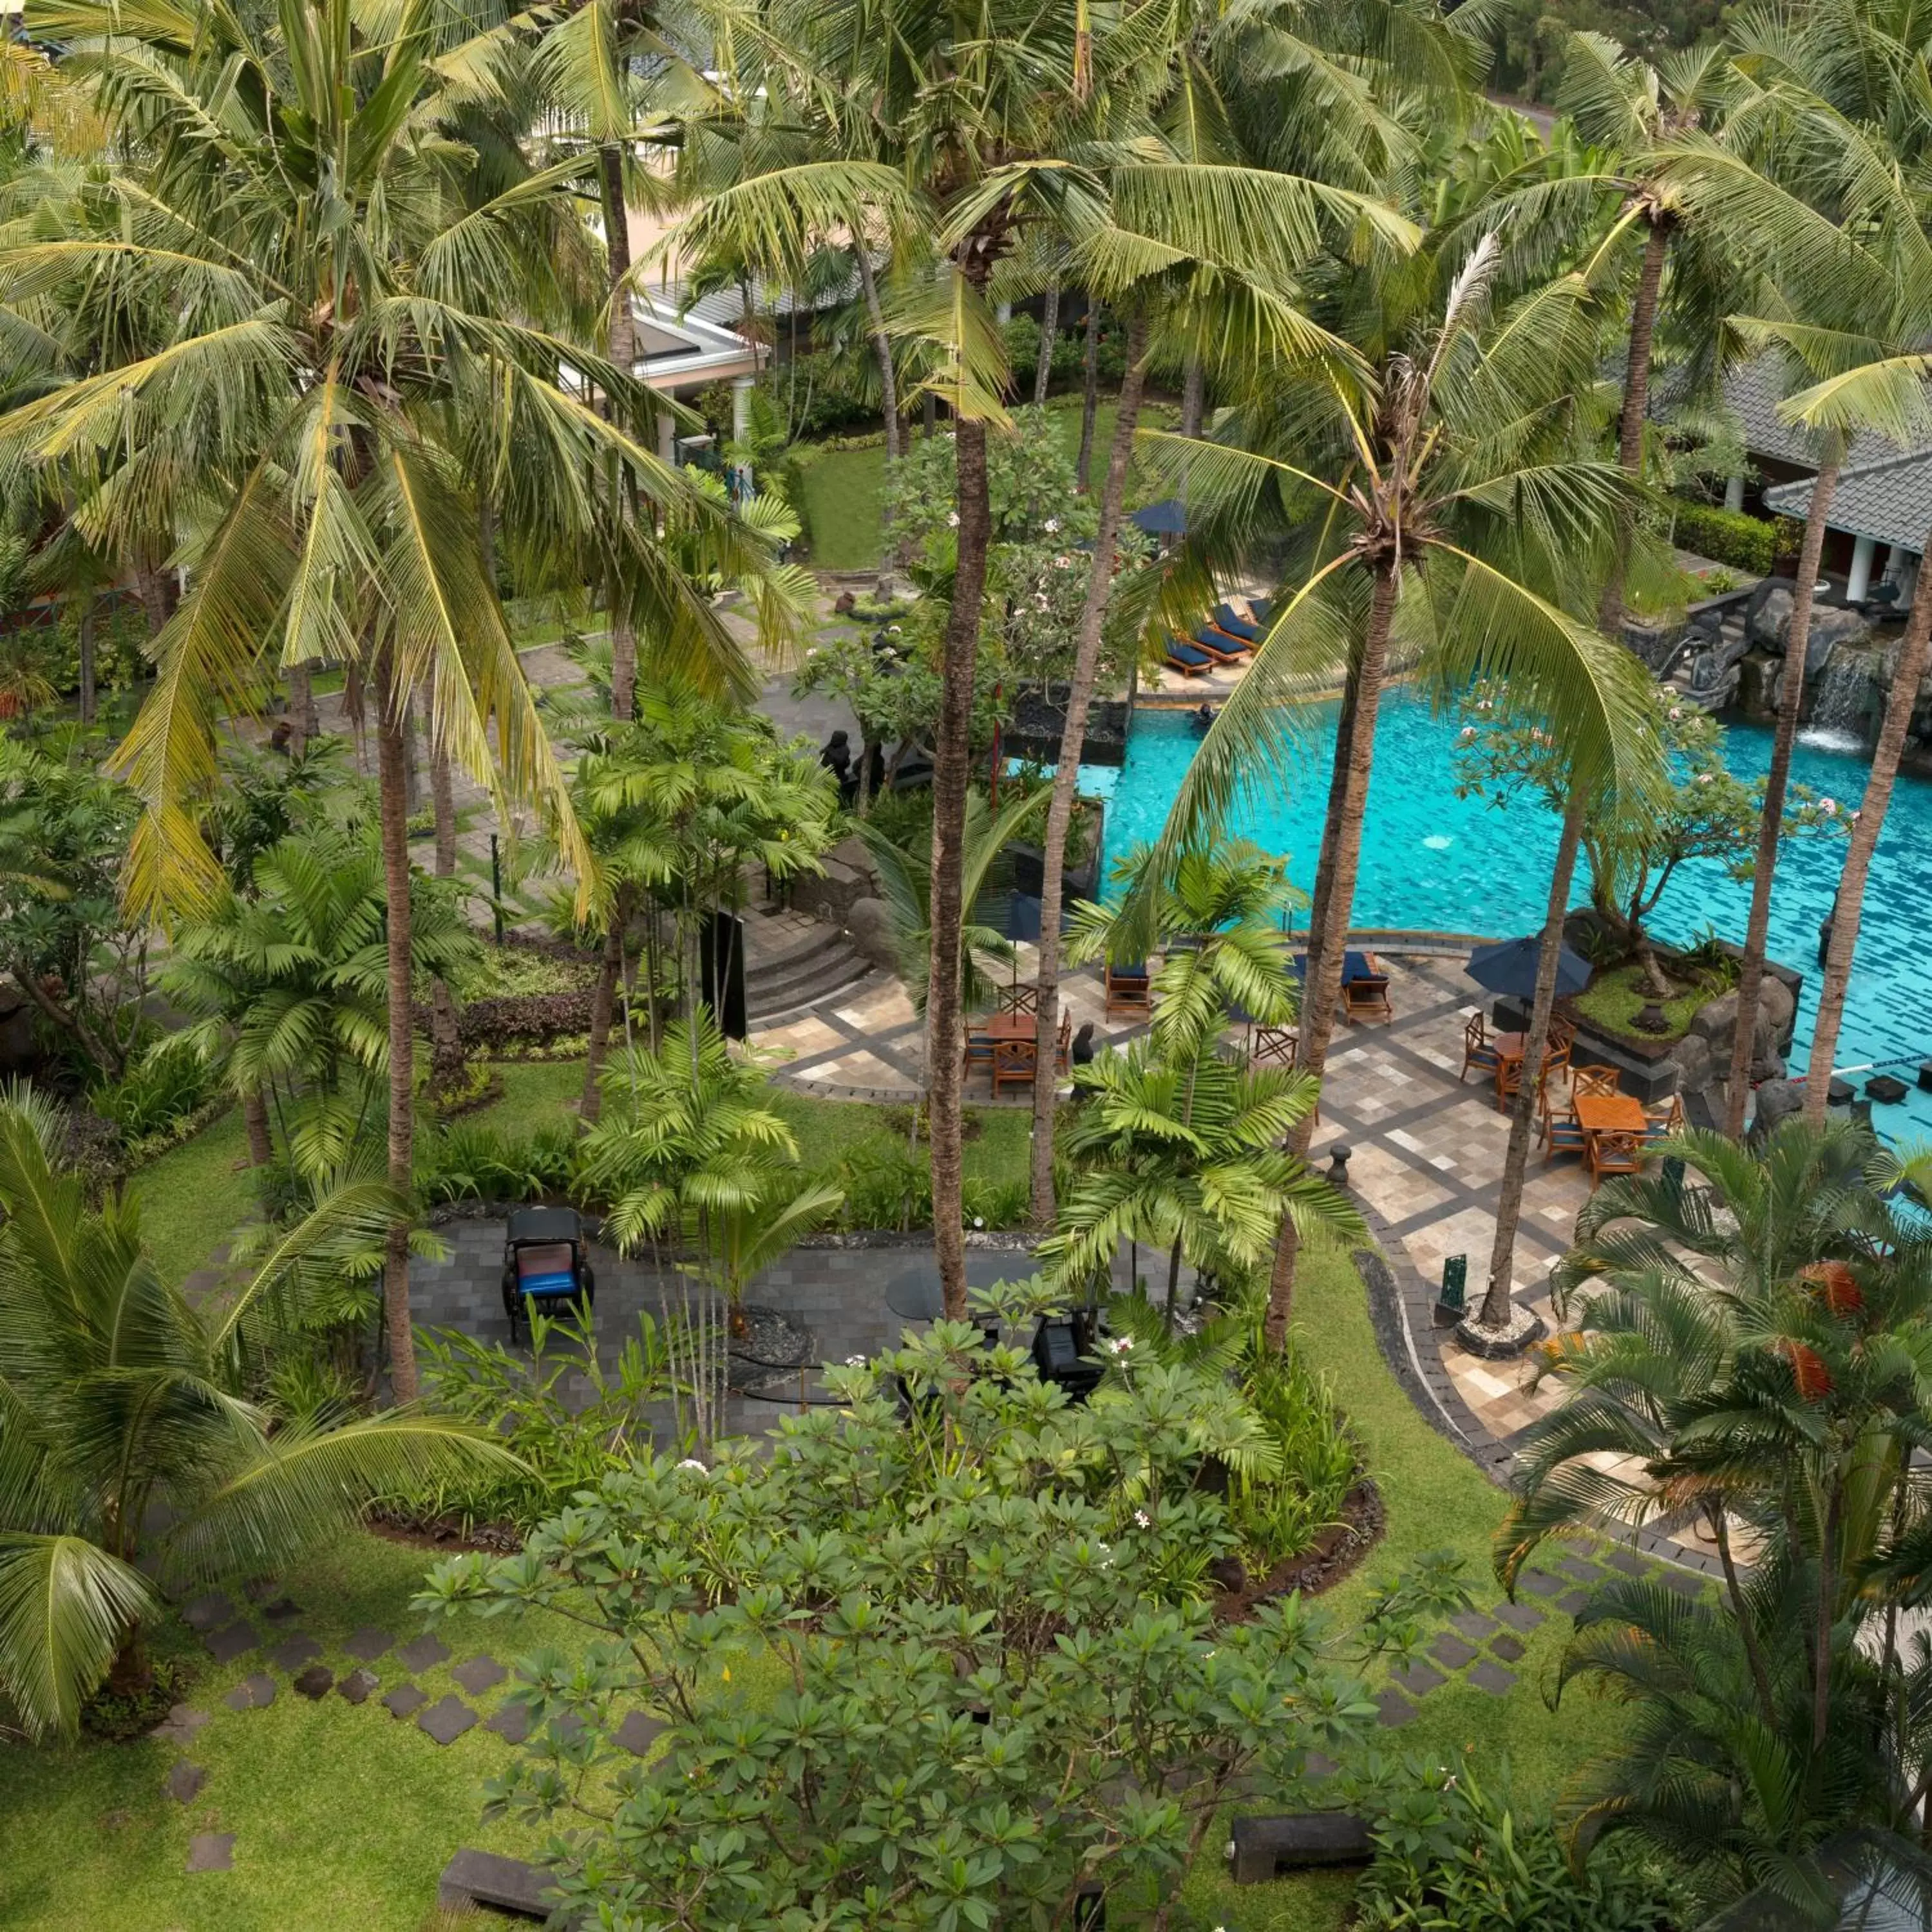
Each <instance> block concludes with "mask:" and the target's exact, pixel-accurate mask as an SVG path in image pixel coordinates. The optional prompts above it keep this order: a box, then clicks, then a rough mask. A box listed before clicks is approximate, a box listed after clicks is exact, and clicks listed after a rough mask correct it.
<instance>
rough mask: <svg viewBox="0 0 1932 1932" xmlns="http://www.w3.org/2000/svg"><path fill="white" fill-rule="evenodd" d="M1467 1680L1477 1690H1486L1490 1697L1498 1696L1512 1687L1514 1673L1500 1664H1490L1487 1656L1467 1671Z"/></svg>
mask: <svg viewBox="0 0 1932 1932" xmlns="http://www.w3.org/2000/svg"><path fill="white" fill-rule="evenodd" d="M1469 1682H1471V1683H1472V1684H1473V1685H1475V1687H1476V1688H1477V1689H1478V1691H1487V1692H1488V1693H1489V1694H1490V1696H1491V1697H1502V1695H1503V1694H1504V1693H1505V1691H1509V1690H1511V1689H1512V1688H1514V1685H1515V1684H1516V1673H1515V1672H1514V1671H1512V1670H1505V1669H1504V1668H1503V1667H1502V1665H1501V1664H1493V1663H1491V1662H1490V1660H1489V1659H1488V1658H1484V1660H1483V1661H1482V1662H1481V1664H1478V1665H1477V1666H1476V1667H1475V1670H1472V1671H1471V1672H1470V1673H1469Z"/></svg>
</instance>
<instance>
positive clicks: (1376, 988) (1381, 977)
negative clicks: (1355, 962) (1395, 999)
mask: <svg viewBox="0 0 1932 1932" xmlns="http://www.w3.org/2000/svg"><path fill="white" fill-rule="evenodd" d="M1342 1017H1343V1019H1346V1020H1349V1021H1351V1022H1353V1021H1355V1020H1358V1019H1370V1020H1392V1019H1394V1018H1395V1009H1394V1007H1391V1005H1390V1004H1389V983H1388V974H1386V973H1367V974H1361V975H1360V976H1358V977H1357V978H1355V979H1353V980H1343V983H1342Z"/></svg>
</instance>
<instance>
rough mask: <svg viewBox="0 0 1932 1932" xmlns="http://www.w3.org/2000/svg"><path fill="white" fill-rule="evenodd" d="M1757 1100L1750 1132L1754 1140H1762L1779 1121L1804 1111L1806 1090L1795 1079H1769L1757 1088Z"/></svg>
mask: <svg viewBox="0 0 1932 1932" xmlns="http://www.w3.org/2000/svg"><path fill="white" fill-rule="evenodd" d="M1804 1110H1805V1090H1804V1089H1803V1088H1802V1087H1801V1086H1799V1085H1798V1083H1797V1082H1796V1081H1793V1080H1767V1081H1766V1082H1765V1083H1764V1085H1763V1086H1762V1087H1760V1088H1759V1089H1758V1090H1757V1111H1756V1112H1755V1113H1754V1115H1753V1116H1752V1118H1751V1138H1752V1139H1754V1140H1762V1139H1763V1138H1764V1136H1766V1135H1767V1134H1769V1133H1770V1132H1771V1131H1772V1129H1773V1128H1775V1127H1776V1126H1777V1125H1778V1122H1779V1121H1786V1120H1789V1119H1790V1118H1791V1116H1792V1115H1793V1114H1798V1113H1802V1112H1804Z"/></svg>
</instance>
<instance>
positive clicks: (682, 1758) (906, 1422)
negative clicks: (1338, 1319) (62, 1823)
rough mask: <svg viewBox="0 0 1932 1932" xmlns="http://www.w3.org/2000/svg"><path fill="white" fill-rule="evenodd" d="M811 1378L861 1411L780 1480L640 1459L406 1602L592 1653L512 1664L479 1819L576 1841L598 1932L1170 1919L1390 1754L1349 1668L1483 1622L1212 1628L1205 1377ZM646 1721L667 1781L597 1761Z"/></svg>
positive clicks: (944, 1367) (950, 1334) (1433, 1575)
mask: <svg viewBox="0 0 1932 1932" xmlns="http://www.w3.org/2000/svg"><path fill="white" fill-rule="evenodd" d="M825 1375H826V1380H827V1381H828V1382H829V1383H831V1384H832V1386H833V1388H834V1389H835V1391H836V1392H837V1393H838V1394H839V1395H840V1396H841V1397H843V1398H844V1403H845V1405H846V1406H844V1407H843V1408H841V1409H815V1410H814V1411H812V1412H810V1413H808V1414H807V1415H803V1416H801V1417H798V1418H786V1419H785V1421H784V1425H783V1427H782V1429H781V1433H779V1435H778V1438H777V1439H776V1442H775V1445H773V1446H772V1448H770V1450H769V1453H767V1452H766V1451H765V1450H763V1449H762V1448H753V1447H751V1446H750V1445H740V1444H735V1443H733V1444H727V1445H724V1447H723V1448H721V1451H720V1452H719V1454H718V1457H717V1460H715V1462H714V1463H712V1465H711V1466H710V1467H709V1468H708V1469H703V1470H700V1469H695V1468H693V1467H691V1466H688V1465H685V1464H679V1463H675V1462H673V1460H671V1459H670V1458H669V1457H664V1456H657V1455H652V1454H640V1456H639V1457H637V1459H636V1460H634V1462H632V1463H631V1465H630V1466H629V1467H628V1468H627V1469H624V1470H622V1471H619V1472H613V1473H611V1474H610V1475H606V1476H605V1477H604V1478H603V1479H602V1481H601V1482H599V1483H598V1485H597V1486H596V1487H595V1490H586V1491H585V1492H583V1493H581V1494H580V1496H577V1498H576V1499H574V1502H573V1505H572V1507H571V1508H570V1509H569V1510H568V1511H567V1512H566V1513H565V1514H563V1515H562V1516H560V1517H557V1518H556V1519H555V1520H553V1521H551V1522H549V1523H544V1524H543V1525H541V1526H539V1527H538V1529H536V1530H535V1532H534V1533H533V1534H532V1535H531V1537H530V1538H529V1541H528V1542H527V1543H526V1546H525V1548H524V1550H523V1553H522V1554H521V1555H520V1556H515V1557H512V1558H509V1559H505V1560H503V1561H500V1562H488V1561H486V1560H484V1559H481V1558H478V1557H473V1556H466V1557H461V1558H458V1559H455V1561H453V1562H447V1563H444V1564H442V1565H439V1566H438V1568H437V1570H436V1571H435V1572H434V1574H433V1576H432V1577H431V1580H430V1582H429V1585H428V1589H426V1591H425V1593H424V1594H423V1595H422V1597H421V1598H419V1605H420V1607H422V1608H424V1609H425V1610H428V1611H430V1612H431V1613H443V1612H446V1611H451V1610H457V1609H459V1608H460V1609H466V1610H474V1611H480V1612H481V1613H482V1614H484V1615H485V1616H489V1615H493V1614H496V1613H502V1612H506V1611H511V1610H517V1609H520V1608H522V1607H544V1608H547V1609H551V1610H556V1611H559V1612H561V1613H564V1614H565V1615H566V1616H569V1617H571V1618H573V1619H580V1620H583V1621H586V1622H589V1624H590V1625H592V1626H593V1627H595V1628H596V1629H597V1630H598V1631H599V1632H600V1633H601V1635H600V1637H598V1640H596V1641H595V1642H594V1643H592V1645H591V1646H589V1649H588V1650H587V1652H585V1653H584V1654H583V1655H582V1656H581V1657H580V1658H577V1659H575V1660H571V1659H568V1658H565V1656H564V1655H562V1654H561V1653H560V1652H538V1653H537V1654H535V1655H533V1656H530V1657H528V1658H525V1659H523V1661H522V1662H521V1663H520V1664H519V1667H518V1676H519V1679H520V1688H519V1690H518V1691H517V1697H518V1700H519V1701H520V1702H521V1703H523V1705H524V1706H526V1708H527V1709H528V1711H529V1714H530V1716H531V1718H532V1742H531V1743H530V1745H529V1747H528V1748H526V1751H524V1753H523V1755H522V1757H520V1760H519V1761H518V1762H517V1763H516V1765H515V1766H514V1768H513V1769H511V1771H510V1772H509V1773H508V1775H506V1776H505V1777H503V1778H499V1779H498V1780H496V1781H495V1782H494V1784H493V1785H492V1787H490V1805H491V1809H492V1811H493V1812H496V1813H502V1814H508V1815H510V1816H512V1817H517V1818H519V1819H522V1820H526V1821H529V1822H530V1823H541V1824H547V1825H549V1826H552V1827H553V1828H555V1829H556V1835H555V1836H553V1838H552V1839H551V1841H550V1843H551V1850H550V1854H549V1857H550V1862H551V1864H553V1868H554V1876H555V1883H556V1887H557V1889H558V1890H559V1892H560V1893H561V1894H562V1896H563V1897H564V1899H565V1900H566V1901H568V1903H569V1904H570V1905H571V1906H574V1907H576V1908H577V1909H579V1910H586V1909H587V1915H589V1916H590V1917H591V1918H592V1919H593V1920H595V1921H596V1922H601V1923H605V1924H618V1923H634V1924H646V1923H649V1924H676V1925H679V1926H682V1927H688V1928H691V1932H709V1928H718V1932H722V1928H724V1927H740V1926H746V1925H751V1924H758V1925H778V1924H793V1923H796V1924H800V1925H805V1924H860V1923H862V1924H866V1925H868V1926H871V1927H877V1928H881V1932H898V1928H904V1932H913V1928H920V1932H925V1928H929V1927H934V1926H941V1925H950V1926H956V1927H960V1928H962V1932H966V1928H979V1927H1007V1926H1015V1925H1022V1924H1028V1923H1034V1922H1038V1923H1046V1922H1049V1921H1052V1920H1053V1919H1054V1918H1056V1917H1057V1918H1059V1919H1060V1921H1061V1922H1067V1920H1068V1918H1069V1917H1070V1905H1071V1901H1072V1900H1073V1897H1074V1896H1075V1894H1076V1893H1077V1892H1078V1891H1079V1890H1080V1889H1081V1888H1082V1885H1083V1884H1085V1883H1088V1882H1091V1883H1092V1884H1093V1885H1095V1886H1097V1888H1099V1890H1100V1892H1101V1893H1102V1894H1103V1896H1105V1895H1111V1894H1114V1893H1115V1892H1117V1891H1122V1890H1125V1891H1128V1892H1129V1893H1130V1895H1132V1896H1133V1897H1134V1898H1135V1900H1136V1906H1140V1905H1141V1904H1142V1903H1144V1902H1145V1903H1148V1904H1158V1903H1160V1902H1161V1901H1163V1900H1171V1899H1172V1898H1173V1897H1174V1896H1175V1894H1177V1893H1178V1891H1179V1889H1180V1887H1181V1884H1182V1883H1183V1882H1184V1879H1185V1878H1186V1876H1187V1872H1188V1870H1189V1869H1190V1866H1191V1864H1192V1863H1193V1860H1194V1859H1195V1858H1196V1857H1197V1856H1199V1855H1200V1854H1201V1853H1202V1850H1203V1849H1204V1848H1206V1849H1208V1855H1211V1856H1212V1855H1216V1854H1217V1853H1218V1852H1219V1850H1220V1841H1219V1838H1218V1836H1217V1835H1216V1834H1215V1833H1214V1820H1215V1817H1216V1814H1217V1812H1218V1811H1220V1808H1221V1807H1222V1806H1223V1803H1224V1802H1226V1799H1227V1798H1228V1797H1229V1793H1230V1792H1231V1790H1232V1789H1233V1788H1234V1787H1235V1786H1236V1784H1237V1783H1238V1781H1252V1783H1253V1784H1254V1785H1255V1786H1256V1787H1257V1788H1265V1789H1266V1790H1268V1791H1270V1792H1271V1793H1274V1794H1277V1795H1278V1796H1280V1799H1281V1800H1282V1801H1283V1802H1284V1803H1290V1802H1292V1800H1293V1797H1294V1794H1295V1790H1296V1788H1297V1787H1298V1784H1300V1782H1301V1780H1302V1779H1303V1778H1304V1777H1305V1776H1306V1775H1307V1767H1308V1760H1309V1757H1310V1753H1312V1752H1314V1751H1323V1752H1326V1753H1328V1754H1331V1755H1334V1754H1339V1753H1343V1752H1346V1751H1349V1749H1350V1748H1352V1747H1354V1746H1357V1745H1361V1744H1363V1743H1364V1742H1366V1741H1367V1739H1370V1738H1371V1737H1372V1736H1373V1735H1374V1734H1375V1726H1376V1706H1375V1705H1374V1703H1373V1701H1372V1700H1370V1697H1369V1696H1368V1694H1367V1690H1366V1688H1365V1687H1364V1684H1363V1683H1362V1682H1361V1679H1360V1678H1359V1677H1358V1676H1357V1675H1356V1674H1355V1669H1354V1666H1355V1664H1358V1663H1360V1662H1361V1661H1364V1659H1365V1658H1367V1656H1369V1655H1372V1654H1378V1653H1382V1652H1391V1651H1396V1652H1402V1653H1403V1654H1405V1655H1408V1654H1412V1653H1413V1652H1415V1649H1416V1648H1417V1647H1418V1646H1419V1645H1420V1643H1421V1641H1422V1639H1423V1635H1424V1624H1423V1622H1422V1619H1424V1617H1425V1616H1433V1615H1437V1614H1440V1613H1444V1612H1445V1611H1448V1610H1451V1609H1453V1608H1454V1607H1457V1606H1458V1605H1459V1604H1461V1603H1462V1602H1463V1601H1465V1599H1464V1597H1463V1592H1462V1590H1461V1589H1460V1585H1459V1584H1458V1583H1457V1581H1456V1580H1455V1577H1454V1570H1453V1566H1452V1565H1451V1564H1450V1563H1449V1562H1447V1561H1446V1560H1445V1559H1430V1560H1429V1561H1428V1562H1425V1564H1424V1565H1423V1566H1422V1568H1421V1570H1420V1571H1418V1574H1417V1576H1416V1577H1415V1578H1414V1579H1413V1580H1411V1581H1409V1582H1407V1583H1403V1584H1401V1585H1399V1586H1395V1587H1394V1588H1392V1589H1385V1590H1383V1591H1381V1592H1377V1593H1375V1594H1374V1595H1373V1596H1372V1598H1371V1600H1370V1607H1369V1609H1368V1612H1367V1616H1366V1617H1365V1618H1364V1621H1363V1622H1362V1623H1361V1624H1360V1625H1358V1626H1356V1627H1355V1628H1353V1629H1352V1630H1344V1629H1342V1628H1337V1627H1334V1626H1333V1625H1331V1624H1330V1623H1329V1622H1328V1621H1327V1620H1326V1619H1324V1618H1323V1617H1322V1616H1321V1615H1320V1614H1319V1613H1318V1612H1316V1611H1315V1610H1312V1609H1311V1608H1310V1607H1307V1606H1306V1605H1304V1604H1302V1603H1301V1601H1299V1600H1298V1599H1289V1600H1286V1601H1277V1602H1273V1603H1270V1604H1264V1605H1263V1606H1262V1607H1260V1608H1259V1610H1257V1611H1256V1613H1255V1614H1254V1615H1253V1616H1252V1617H1251V1618H1250V1619H1249V1620H1248V1621H1247V1622H1242V1623H1240V1624H1237V1625H1229V1626H1225V1627H1223V1626H1217V1625H1215V1624H1214V1622H1212V1620H1211V1618H1210V1616H1209V1615H1208V1612H1207V1610H1205V1607H1203V1604H1202V1584H1201V1581H1200V1580H1201V1577H1202V1571H1203V1570H1204V1568H1205V1564H1206V1562H1208V1559H1210V1558H1211V1556H1213V1555H1214V1553H1216V1552H1217V1551H1221V1550H1226V1548H1227V1547H1229V1542H1230V1536H1229V1530H1228V1528H1227V1525H1226V1520H1225V1517H1224V1516H1223V1510H1222V1506H1221V1505H1220V1502H1218V1501H1217V1500H1216V1499H1214V1497H1212V1496H1209V1495H1207V1494H1205V1493H1202V1491H1201V1490H1199V1489H1198V1488H1197V1487H1196V1478H1197V1477H1198V1475H1199V1473H1200V1472H1201V1469H1202V1466H1203V1465H1204V1463H1205V1460H1206V1459H1207V1458H1208V1457H1209V1456H1210V1455H1212V1454H1218V1453H1226V1452H1228V1451H1232V1450H1235V1448H1237V1447H1238V1445H1236V1444H1235V1443H1233V1442H1230V1441H1229V1440H1228V1439H1227V1436H1228V1432H1229V1430H1236V1429H1238V1428H1240V1427H1243V1426H1244V1423H1243V1420H1242V1412H1241V1410H1240V1409H1239V1407H1238V1405H1235V1404H1232V1403H1230V1402H1229V1400H1228V1396H1229V1391H1227V1389H1226V1385H1225V1384H1223V1382H1221V1380H1220V1378H1219V1377H1218V1376H1215V1375H1214V1374H1212V1373H1203V1372H1201V1371H1197V1370H1189V1369H1186V1368H1182V1367H1151V1368H1143V1369H1142V1370H1139V1372H1138V1373H1136V1375H1135V1376H1134V1377H1133V1379H1132V1380H1131V1382H1125V1381H1123V1380H1121V1379H1120V1378H1119V1377H1118V1376H1116V1375H1115V1374H1114V1373H1112V1372H1110V1373H1109V1376H1108V1378H1107V1379H1106V1381H1105V1382H1103V1384H1102V1385H1101V1386H1100V1389H1099V1390H1098V1391H1097V1392H1096V1393H1095V1394H1094V1397H1093V1398H1092V1399H1091V1401H1090V1402H1089V1403H1088V1404H1087V1405H1086V1406H1084V1407H1082V1408H1078V1409H1076V1408H1070V1406H1068V1405H1067V1400H1066V1398H1065V1397H1064V1394H1062V1392H1061V1391H1060V1389H1059V1388H1058V1387H1056V1386H1055V1385H1052V1384H1050V1383H1043V1382H1041V1381H1040V1379H1038V1377H1037V1376H1036V1375H1035V1373H1034V1370H1033V1367H1032V1364H1031V1359H1030V1358H1029V1357H1028V1355H1027V1354H1026V1353H1025V1352H1023V1351H1022V1350H1020V1349H1013V1348H998V1349H991V1350H989V1349H986V1347H984V1346H983V1341H982V1337H981V1335H980V1331H978V1330H977V1328H973V1327H971V1326H969V1325H965V1324H962V1323H947V1322H941V1323H938V1324H936V1325H935V1326H934V1327H933V1328H932V1330H931V1331H929V1333H928V1334H926V1336H924V1337H922V1338H920V1339H919V1340H917V1341H915V1342H913V1343H909V1344H908V1345H907V1346H906V1347H904V1349H900V1350H899V1351H898V1352H896V1353H895V1354H893V1355H889V1356H886V1357H885V1358H883V1359H881V1360H880V1361H877V1362H876V1363H874V1364H872V1365H871V1366H869V1367H867V1366H853V1365H850V1364H848V1365H847V1366H845V1367H832V1368H828V1369H827V1370H826V1371H825ZM640 1703H641V1704H643V1705H644V1706H647V1707H648V1708H649V1709H651V1710H652V1711H653V1712H655V1713H656V1714H657V1715H660V1716H661V1717H662V1718H664V1720H665V1721H667V1736H666V1738H665V1741H664V1748H665V1756H664V1758H663V1759H662V1760H661V1763H659V1764H658V1765H657V1766H655V1767H654V1768H652V1769H640V1767H639V1766H637V1763H636V1761H635V1760H634V1759H633V1758H632V1757H630V1756H629V1754H628V1753H626V1752H625V1751H623V1750H622V1748H620V1747H619V1746H618V1745H616V1743H615V1742H614V1741H613V1737H612V1733H613V1731H614V1730H616V1727H617V1726H618V1725H619V1723H620V1722H621V1721H622V1718H623V1717H624V1715H625V1713H626V1712H628V1711H629V1710H630V1709H634V1708H636V1707H637V1706H638V1705H639V1704H640ZM600 1911H601V1912H603V1913H604V1915H605V1916H604V1918H601V1920H598V1919H597V1914H598V1912H600Z"/></svg>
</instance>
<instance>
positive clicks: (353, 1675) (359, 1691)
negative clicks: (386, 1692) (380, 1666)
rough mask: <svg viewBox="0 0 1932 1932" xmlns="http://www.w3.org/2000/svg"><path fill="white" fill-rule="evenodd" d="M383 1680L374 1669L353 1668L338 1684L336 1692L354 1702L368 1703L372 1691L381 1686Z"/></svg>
mask: <svg viewBox="0 0 1932 1932" xmlns="http://www.w3.org/2000/svg"><path fill="white" fill-rule="evenodd" d="M382 1682H383V1680H382V1679H380V1677H378V1676H377V1675H376V1673H374V1671H373V1670H361V1669H357V1670H352V1671H351V1672H350V1673H349V1675H348V1676H347V1677H345V1678H344V1679H343V1680H342V1682H341V1683H339V1684H338V1685H336V1687H335V1694H336V1695H337V1696H338V1697H341V1698H344V1699H346V1700H347V1701H348V1702H349V1703H352V1704H364V1703H368V1700H369V1694H370V1692H371V1691H374V1690H377V1689H378V1688H380V1686H381V1684H382Z"/></svg>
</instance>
